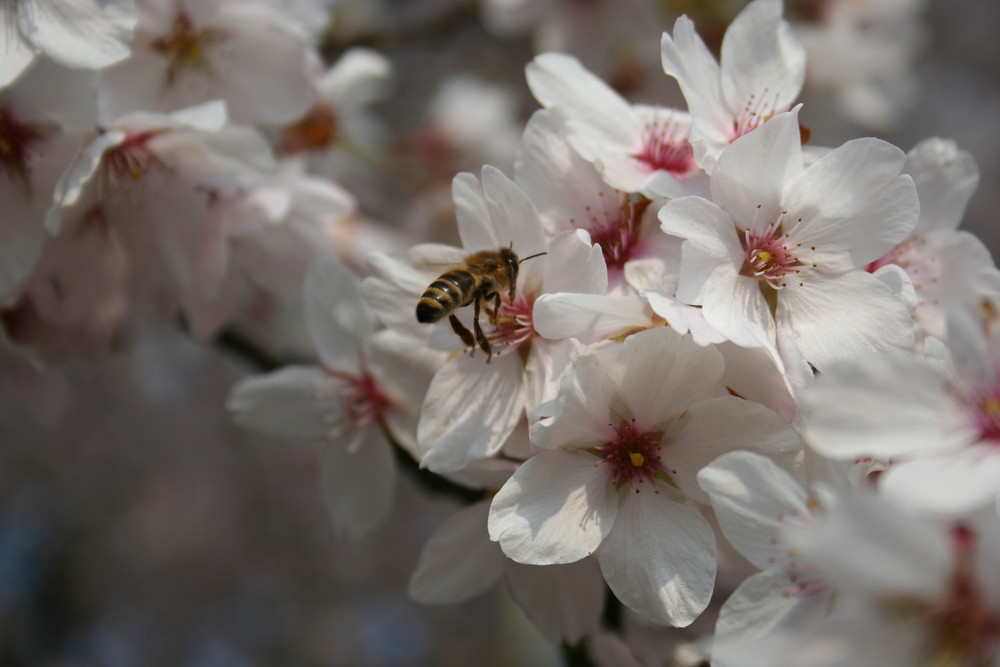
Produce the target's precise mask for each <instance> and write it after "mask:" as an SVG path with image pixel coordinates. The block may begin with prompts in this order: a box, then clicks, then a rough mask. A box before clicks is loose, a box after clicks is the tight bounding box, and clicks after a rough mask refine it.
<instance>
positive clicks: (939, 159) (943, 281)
mask: <svg viewBox="0 0 1000 667" xmlns="http://www.w3.org/2000/svg"><path fill="white" fill-rule="evenodd" d="M905 171H906V173H908V174H910V176H912V177H913V180H914V184H915V185H916V188H917V197H918V198H919V199H920V219H919V220H918V222H917V226H916V227H915V228H914V230H913V232H912V233H910V235H909V236H907V237H906V238H905V239H904V240H903V241H902V242H900V243H899V244H898V245H896V246H895V247H894V248H892V250H890V251H889V252H887V253H886V254H885V255H884V256H882V257H880V258H879V259H877V260H875V261H874V262H872V263H871V264H869V265H868V266H867V267H865V268H866V269H867V270H869V271H872V272H878V271H879V270H881V269H882V267H884V266H886V265H890V266H891V265H896V266H899V267H901V268H902V269H903V270H905V271H906V273H907V274H908V275H909V277H910V280H911V281H912V282H913V288H914V290H915V292H916V298H917V303H916V308H915V310H914V313H913V319H914V321H915V322H916V323H917V325H918V326H919V328H920V329H921V331H922V332H923V333H924V334H925V335H929V336H935V337H937V338H944V337H945V335H946V333H945V318H946V309H947V308H948V307H951V306H953V305H957V304H960V303H973V302H976V301H978V300H979V299H981V298H982V297H983V296H987V295H990V296H998V295H1000V271H997V268H996V266H994V264H993V259H992V257H991V256H990V252H989V250H987V249H986V247H985V246H984V245H983V244H982V242H981V241H980V240H979V239H977V238H976V237H975V236H973V235H972V234H970V233H969V232H966V231H962V230H959V229H958V225H959V223H960V222H961V220H962V216H963V214H964V213H965V206H966V204H967V203H968V201H969V198H970V197H971V196H972V193H973V191H974V190H975V189H976V185H977V184H978V183H979V170H978V169H977V167H976V163H975V161H974V160H973V158H972V156H971V155H970V154H969V153H968V152H966V151H963V150H959V148H958V147H957V146H956V145H955V142H953V141H947V140H945V139H939V138H931V139H926V140H924V141H922V142H920V143H919V144H918V145H917V146H916V147H914V148H913V150H911V151H910V152H909V153H908V154H907V156H906V167H905Z"/></svg>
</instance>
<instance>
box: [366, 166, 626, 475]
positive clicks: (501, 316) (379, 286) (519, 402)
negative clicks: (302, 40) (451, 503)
mask: <svg viewBox="0 0 1000 667" xmlns="http://www.w3.org/2000/svg"><path fill="white" fill-rule="evenodd" d="M454 198H455V205H456V209H457V214H458V225H459V234H460V236H461V238H462V244H463V246H464V250H459V249H457V248H453V247H450V246H441V245H433V244H425V245H418V246H416V247H415V248H413V249H411V250H410V251H409V252H408V253H407V254H406V255H404V256H402V257H396V256H391V255H387V254H380V253H376V254H374V255H373V256H372V257H370V259H369V263H370V267H371V269H372V273H373V274H374V276H373V277H372V278H369V279H366V280H365V283H364V292H365V296H366V298H367V299H368V302H369V303H370V304H371V306H372V308H373V310H374V311H375V312H376V314H377V315H378V316H379V318H380V319H381V320H382V321H383V322H385V324H387V325H388V326H389V327H392V328H394V329H396V330H397V331H400V332H404V333H408V334H409V335H412V336H415V337H417V338H418V339H420V340H423V341H426V342H427V344H428V345H430V346H431V347H433V348H435V349H444V350H460V349H462V348H463V345H464V344H463V343H462V341H461V339H460V338H459V337H458V336H456V335H455V333H454V331H453V330H452V327H451V325H450V324H449V323H448V322H447V321H445V320H442V321H441V322H438V323H436V324H418V322H417V320H416V317H415V316H414V309H415V307H416V304H417V302H418V301H419V299H420V296H421V294H423V292H424V291H425V290H426V289H427V286H428V285H430V284H431V282H433V281H434V280H435V279H436V278H438V277H439V276H440V275H441V274H442V273H444V272H445V271H446V270H448V269H449V268H453V267H455V266H458V265H461V263H462V261H463V258H464V257H465V255H467V254H469V253H472V252H475V251H478V250H484V249H497V248H504V247H512V248H513V250H514V252H515V254H517V255H518V256H519V257H527V256H528V255H531V254H536V253H539V252H547V253H548V254H547V255H544V256H541V257H538V258H537V259H532V260H531V261H529V262H525V263H523V264H522V265H521V266H520V269H519V272H518V277H517V286H516V291H515V292H516V294H515V298H514V300H513V301H511V300H510V299H509V298H508V297H507V296H506V295H502V296H503V298H502V300H501V305H500V309H499V313H498V316H497V320H496V322H495V323H494V322H489V321H487V320H488V319H489V318H483V321H482V322H481V324H482V326H483V331H484V333H485V335H486V337H487V338H488V339H489V341H490V344H491V347H492V349H493V356H492V358H490V359H489V363H487V362H486V361H485V360H483V359H482V358H481V357H478V356H476V355H475V351H474V350H473V354H472V355H459V356H456V357H454V358H452V359H451V360H450V361H449V362H448V363H446V364H445V365H444V366H443V367H442V368H441V369H440V370H439V371H438V372H437V374H436V375H435V376H434V380H433V381H432V383H431V387H430V389H429V390H428V393H427V398H426V400H425V403H424V407H423V409H422V411H421V422H420V427H419V429H418V440H419V442H420V445H421V448H422V450H423V451H426V454H425V455H424V457H423V459H422V460H421V465H423V466H426V467H427V468H429V469H430V470H432V471H434V472H439V473H440V472H456V471H458V470H461V469H462V468H464V467H465V466H466V465H468V464H469V462H471V461H474V460H477V459H482V458H486V457H489V456H492V455H493V454H495V453H496V452H497V451H499V450H500V448H501V447H502V446H503V443H504V441H505V440H506V439H507V437H508V436H509V435H510V433H511V432H512V431H513V429H514V427H515V426H516V425H517V423H518V422H519V421H520V420H521V418H522V416H523V415H524V413H525V410H528V411H530V410H533V409H534V408H535V407H536V406H538V405H539V404H540V403H542V402H543V401H544V400H547V398H548V397H550V395H551V394H552V393H554V391H555V387H556V386H557V385H558V376H559V374H560V373H561V371H562V365H563V364H564V363H565V361H566V359H567V358H568V357H569V356H572V354H573V353H574V348H573V346H572V345H570V344H569V343H568V342H558V343H552V342H548V341H546V340H545V339H543V338H541V337H540V336H538V335H537V334H536V332H535V330H534V327H533V325H532V313H533V308H534V303H535V300H536V299H537V298H538V297H539V296H540V295H541V294H544V293H547V292H568V291H574V292H585V293H593V294H603V293H605V292H606V290H607V273H606V270H605V268H604V262H603V258H602V256H601V250H600V248H599V247H597V246H593V245H591V243H590V239H589V237H587V234H586V233H585V232H583V231H577V232H567V233H564V234H562V235H560V236H559V237H557V238H556V239H554V240H552V241H547V240H546V238H545V235H544V233H543V231H542V225H541V223H540V221H539V219H538V214H537V213H536V211H535V209H534V206H533V205H532V203H531V201H530V200H529V199H528V198H527V196H526V195H525V194H524V192H523V191H522V190H521V189H520V188H519V187H517V185H516V184H515V183H514V182H513V181H511V180H510V179H509V178H507V177H506V176H504V175H503V174H502V173H501V172H500V171H499V170H497V169H495V168H492V167H484V168H483V171H482V181H481V182H480V180H478V179H476V178H475V177H474V176H473V175H471V174H460V175H459V176H457V177H456V178H455V182H454ZM469 310H472V309H471V308H469V309H461V310H460V311H458V312H457V313H456V315H457V316H458V317H459V318H460V320H463V324H464V325H465V326H466V328H471V321H470V319H469V316H470V315H471V314H472V313H469V312H466V311H469Z"/></svg>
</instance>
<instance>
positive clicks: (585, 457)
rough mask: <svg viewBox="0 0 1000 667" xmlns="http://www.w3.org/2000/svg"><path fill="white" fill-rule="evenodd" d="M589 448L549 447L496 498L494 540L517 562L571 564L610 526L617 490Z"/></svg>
mask: <svg viewBox="0 0 1000 667" xmlns="http://www.w3.org/2000/svg"><path fill="white" fill-rule="evenodd" d="M596 460H597V459H596V457H594V456H592V455H590V454H587V453H571V452H564V451H559V450H546V451H543V452H539V453H538V454H537V455H536V456H533V457H532V458H530V459H528V460H527V461H525V462H524V463H523V464H521V467H520V468H518V469H517V472H515V473H514V475H513V476H512V477H511V478H510V479H509V480H508V481H507V483H506V484H504V485H503V488H501V489H500V491H499V492H497V494H496V496H494V497H493V505H492V507H491V508H490V519H489V531H490V539H491V540H494V541H497V542H499V543H500V546H501V547H502V548H503V551H504V553H505V554H507V556H508V557H509V558H511V559H513V560H515V561H517V562H519V563H527V564H531V565H551V564H556V563H573V562H576V561H578V560H580V559H581V558H585V557H586V556H589V555H590V554H592V553H594V550H595V549H597V547H598V546H599V545H600V544H601V541H602V540H603V539H604V538H605V536H607V534H608V532H609V531H610V530H611V526H612V525H613V524H614V522H615V515H616V514H617V511H618V492H617V490H616V489H615V486H614V485H613V484H611V483H610V480H609V478H608V476H607V475H606V474H604V473H603V471H601V470H599V469H598V468H597V467H596V466H595V465H594V464H595V462H596Z"/></svg>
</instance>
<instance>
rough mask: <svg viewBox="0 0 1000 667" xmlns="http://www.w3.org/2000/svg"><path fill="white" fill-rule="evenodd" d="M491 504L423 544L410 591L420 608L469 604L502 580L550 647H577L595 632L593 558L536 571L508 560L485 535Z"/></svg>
mask: <svg viewBox="0 0 1000 667" xmlns="http://www.w3.org/2000/svg"><path fill="white" fill-rule="evenodd" d="M489 509H490V501H489V500H481V501H479V502H477V503H473V504H472V505H469V506H468V507H465V508H463V509H461V510H459V511H458V512H456V513H455V514H453V515H452V516H451V517H449V518H448V519H447V520H446V521H445V522H444V523H443V524H442V525H441V526H440V527H439V528H438V530H437V532H435V533H434V535H432V536H431V537H430V539H428V540H427V542H426V543H425V544H424V549H423V551H422V552H421V554H420V562H419V563H418V564H417V569H416V570H415V571H414V573H413V575H412V577H411V578H410V585H409V593H410V597H412V598H413V599H414V600H416V601H417V602H421V603H423V604H450V603H455V602H462V601H465V600H468V599H470V598H472V597H474V596H475V595H478V594H480V593H482V592H483V591H485V590H487V589H489V588H492V587H493V586H494V585H495V584H496V583H497V581H499V580H500V579H501V578H502V579H503V580H504V581H505V583H506V585H507V588H508V590H509V591H510V594H511V597H512V598H513V599H514V600H515V601H516V602H517V603H518V605H519V606H520V607H521V609H522V610H523V611H524V612H525V614H527V615H528V617H529V618H531V620H532V621H533V622H534V623H535V625H536V627H538V629H539V630H540V631H541V632H542V634H544V635H545V637H546V638H547V639H549V641H551V642H553V643H558V642H567V643H569V644H575V643H577V642H579V641H580V640H582V639H583V638H584V637H586V636H588V635H590V634H591V633H593V632H595V631H596V630H597V628H598V625H599V621H600V616H601V610H602V609H603V607H604V579H603V578H602V577H601V572H600V569H599V568H598V567H597V564H596V562H594V561H593V559H584V560H582V561H579V562H577V563H571V564H568V565H554V566H547V567H540V566H535V565H522V564H520V563H515V562H514V561H512V560H509V559H507V558H506V557H505V556H504V555H503V552H502V551H501V550H500V546H499V545H498V544H497V543H496V542H492V541H490V538H489V533H487V531H486V520H487V516H488V514H489Z"/></svg>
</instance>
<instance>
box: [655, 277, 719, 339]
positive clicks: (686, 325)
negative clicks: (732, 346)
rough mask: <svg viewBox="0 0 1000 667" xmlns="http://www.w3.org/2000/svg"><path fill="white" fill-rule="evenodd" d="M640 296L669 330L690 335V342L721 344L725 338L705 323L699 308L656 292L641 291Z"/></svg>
mask: <svg viewBox="0 0 1000 667" xmlns="http://www.w3.org/2000/svg"><path fill="white" fill-rule="evenodd" d="M642 296H643V298H645V299H646V300H647V301H648V302H649V306H650V308H652V309H653V312H655V313H656V314H657V315H659V316H660V317H662V318H663V319H664V320H666V321H667V324H668V325H669V326H670V328H671V329H673V330H674V331H676V332H677V333H680V334H686V333H690V334H691V338H692V340H694V342H695V343H697V344H698V345H701V346H703V347H704V346H706V345H714V344H716V343H722V342H723V341H725V340H726V337H725V336H723V335H722V334H721V333H719V332H718V331H716V330H715V328H714V327H713V326H712V325H710V324H709V323H708V322H706V321H705V316H704V314H703V313H702V310H701V308H695V307H694V306H689V305H687V304H685V303H682V302H680V301H678V300H677V299H675V298H673V297H671V296H669V295H667V294H664V293H663V292H659V291H656V290H643V291H642Z"/></svg>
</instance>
